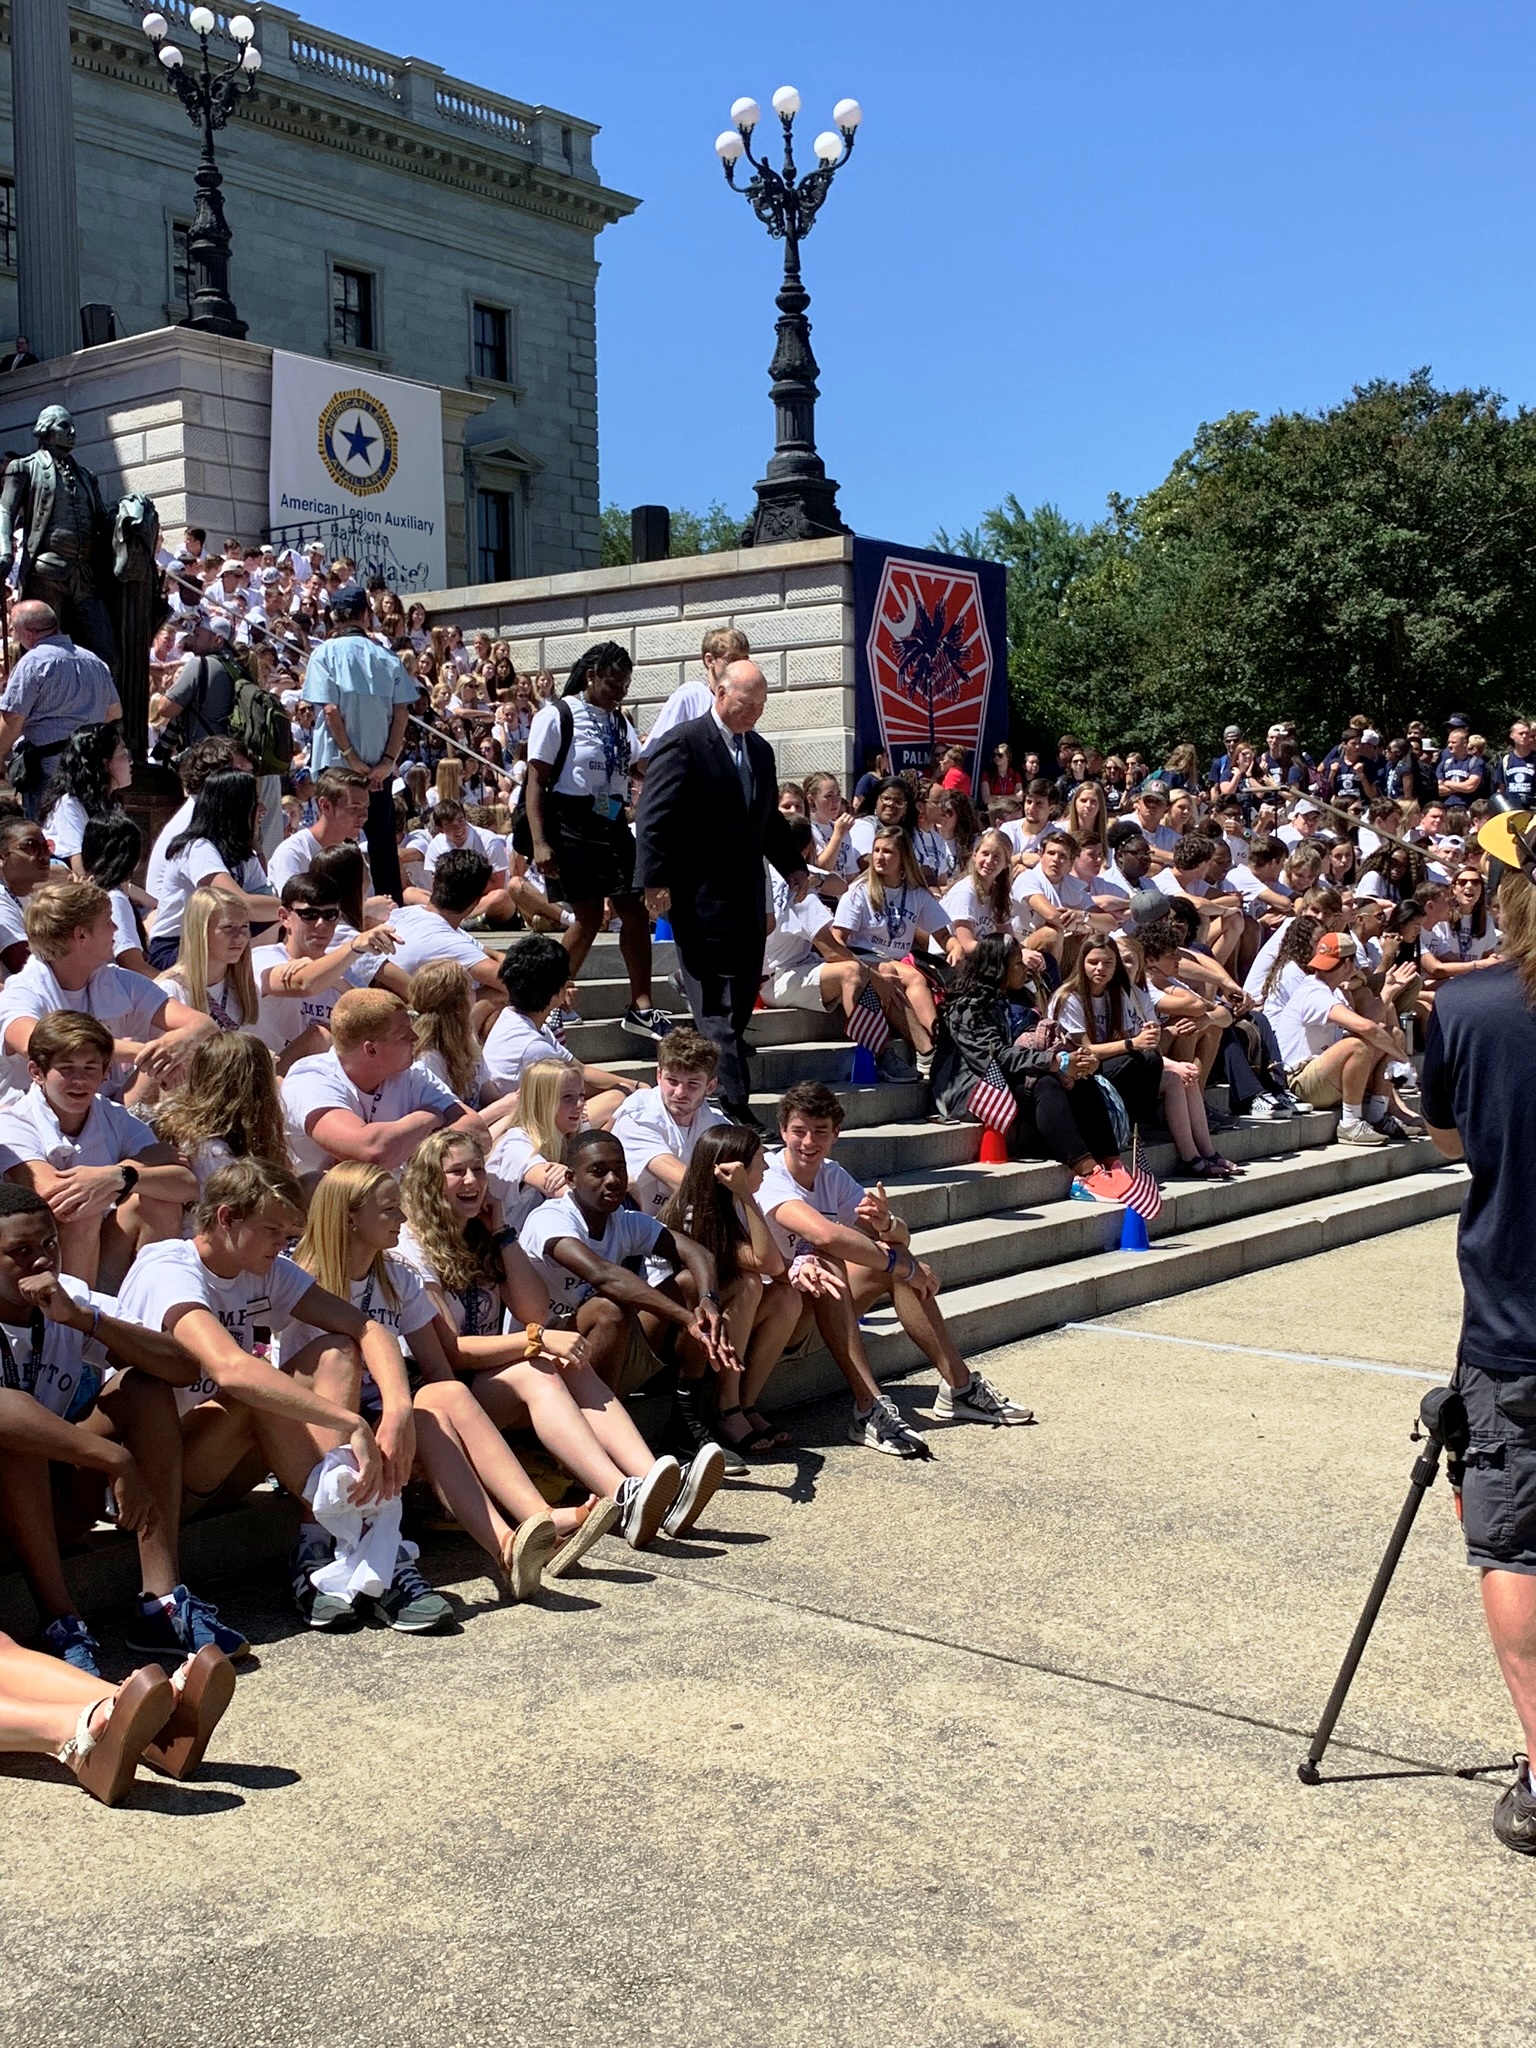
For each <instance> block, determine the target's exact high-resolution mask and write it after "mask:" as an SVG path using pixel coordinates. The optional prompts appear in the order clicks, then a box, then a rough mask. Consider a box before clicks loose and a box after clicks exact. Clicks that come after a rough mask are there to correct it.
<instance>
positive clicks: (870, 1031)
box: [848, 988, 891, 1059]
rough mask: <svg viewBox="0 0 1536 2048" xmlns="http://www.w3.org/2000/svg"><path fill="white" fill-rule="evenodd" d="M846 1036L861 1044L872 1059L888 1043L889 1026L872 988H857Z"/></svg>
mask: <svg viewBox="0 0 1536 2048" xmlns="http://www.w3.org/2000/svg"><path fill="white" fill-rule="evenodd" d="M848 1036H849V1037H850V1038H851V1039H852V1040H853V1042H854V1044H855V1045H862V1046H863V1047H864V1048H865V1050H866V1051H867V1052H868V1053H869V1054H870V1055H871V1056H872V1057H873V1058H874V1059H879V1057H880V1055H881V1053H883V1052H884V1051H885V1048H886V1047H887V1046H888V1045H889V1044H890V1042H891V1027H890V1025H889V1024H887V1023H886V1021H885V1012H884V1010H882V1009H881V1007H880V998H879V997H878V996H877V995H876V994H875V992H874V990H873V989H872V988H861V989H860V990H859V999H858V1001H857V1002H856V1003H855V1004H854V1006H853V1009H852V1011H851V1013H850V1014H849V1018H848Z"/></svg>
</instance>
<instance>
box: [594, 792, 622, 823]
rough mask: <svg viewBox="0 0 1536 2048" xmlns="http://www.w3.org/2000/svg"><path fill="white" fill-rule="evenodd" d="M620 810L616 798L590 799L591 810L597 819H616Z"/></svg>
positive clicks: (596, 797)
mask: <svg viewBox="0 0 1536 2048" xmlns="http://www.w3.org/2000/svg"><path fill="white" fill-rule="evenodd" d="M620 808H621V806H620V804H619V800H618V798H617V797H616V796H595V797H593V799H592V809H593V811H594V812H595V813H596V815H597V816H598V817H599V818H616V817H617V816H618V815H619V811H620Z"/></svg>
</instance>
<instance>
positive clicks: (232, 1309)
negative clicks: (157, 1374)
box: [116, 1238, 315, 1414]
mask: <svg viewBox="0 0 1536 2048" xmlns="http://www.w3.org/2000/svg"><path fill="white" fill-rule="evenodd" d="M314 1284H315V1281H314V1276H313V1274H311V1273H306V1272H305V1270H304V1268H303V1267H302V1266H297V1265H295V1264H294V1262H293V1260H292V1259H288V1258H284V1257H282V1256H281V1255H279V1256H278V1257H277V1258H275V1259H274V1260H273V1261H272V1266H271V1270H270V1271H269V1272H266V1273H237V1274H236V1275H235V1277H234V1278H233V1279H232V1280H225V1279H223V1278H221V1276H220V1275H219V1274H217V1273H215V1272H214V1271H213V1270H212V1268H211V1267H209V1266H206V1265H204V1263H203V1261H202V1260H201V1259H200V1258H199V1257H198V1252H197V1246H196V1245H195V1244H194V1243H193V1242H192V1241H191V1239H190V1238H173V1239H169V1240H167V1241H166V1242H165V1243H163V1244H151V1245H146V1246H145V1247H144V1249H143V1251H141V1252H140V1253H139V1255H138V1257H137V1258H136V1259H135V1260H134V1262H133V1264H132V1265H131V1266H130V1267H129V1268H128V1276H127V1278H126V1279H125V1280H124V1282H123V1291H122V1293H121V1294H120V1295H119V1296H118V1298H117V1310H116V1313H117V1314H118V1315H119V1316H120V1317H121V1318H122V1319H123V1321H124V1322H128V1323H142V1324H143V1325H144V1327H145V1328H146V1329H147V1330H163V1329H164V1328H165V1320H166V1317H167V1316H169V1315H170V1314H171V1312H172V1311H173V1310H174V1309H178V1308H206V1309H208V1310H209V1311H210V1312H211V1313H212V1314H213V1315H215V1316H217V1317H218V1319H219V1321H220V1323H221V1324H222V1325H223V1327H224V1328H225V1329H226V1330H227V1331H228V1332H229V1334H230V1336H231V1337H233V1338H234V1340H235V1342H236V1343H237V1344H238V1345H239V1346H240V1349H241V1350H242V1351H249V1352H251V1353H252V1354H253V1355H254V1353H255V1349H256V1337H255V1332H256V1330H257V1329H258V1328H261V1329H265V1330H271V1331H273V1332H274V1334H275V1333H276V1332H277V1331H279V1330H286V1329H287V1327H288V1325H289V1324H290V1323H291V1322H292V1321H293V1312H294V1310H295V1308H297V1306H298V1304H299V1303H300V1302H301V1301H302V1300H303V1299H304V1297H305V1295H306V1294H308V1292H309V1290H310V1289H311V1288H312V1287H313V1286H314ZM218 1391H219V1389H218V1383H217V1382H216V1381H215V1380H213V1379H212V1378H211V1377H210V1376H209V1375H208V1374H207V1373H206V1372H204V1373H201V1374H199V1376H198V1378H197V1380H196V1382H195V1383H194V1384H193V1385H192V1386H190V1387H178V1388H177V1389H176V1405H177V1407H178V1408H179V1409H180V1410H181V1412H182V1413H183V1414H185V1413H186V1411H187V1410H188V1409H189V1408H195V1407H196V1406H197V1404H198V1403H199V1402H200V1401H208V1400H212V1399H213V1398H214V1396H215V1395H216V1394H217V1393H218Z"/></svg>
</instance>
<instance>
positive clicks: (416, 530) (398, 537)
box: [268, 349, 448, 590]
mask: <svg viewBox="0 0 1536 2048" xmlns="http://www.w3.org/2000/svg"><path fill="white" fill-rule="evenodd" d="M268 492H269V505H270V511H269V518H270V522H271V529H272V538H273V539H274V540H275V541H276V542H277V543H278V545H279V546H298V545H299V544H300V543H302V542H308V541H311V540H314V539H315V538H317V537H318V538H319V539H320V541H321V542H322V543H323V544H324V547H325V550H326V553H327V554H328V555H346V556H348V557H349V558H350V559H351V560H352V561H354V562H356V564H357V569H358V576H359V579H360V580H361V581H363V582H367V580H368V579H369V577H371V576H372V575H374V574H375V573H377V574H380V575H382V576H383V577H384V578H385V580H386V581H387V582H388V584H389V586H390V588H391V589H392V590H441V589H442V588H443V586H444V585H445V584H446V583H447V581H448V551H447V545H446V536H445V534H444V519H443V405H442V394H441V392H440V391H439V390H438V389H437V387H436V385H433V384H407V383H405V382H404V381H403V380H402V379H401V378H399V377H376V376H374V375H373V374H372V373H371V372H369V371H362V370H357V369H352V368H349V367H348V366H347V365H346V364H345V363H330V362H322V361H321V360H320V359H319V358H318V357H315V356H296V355H289V354H287V353H286V352H285V351H284V350H282V349H274V350H273V353H272V457H271V469H270V472H269V478H268Z"/></svg>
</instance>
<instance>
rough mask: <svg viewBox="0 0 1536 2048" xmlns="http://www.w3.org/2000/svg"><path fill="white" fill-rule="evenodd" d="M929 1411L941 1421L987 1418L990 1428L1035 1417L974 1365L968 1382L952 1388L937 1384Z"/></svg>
mask: <svg viewBox="0 0 1536 2048" xmlns="http://www.w3.org/2000/svg"><path fill="white" fill-rule="evenodd" d="M933 1412H934V1414H935V1416H937V1418H938V1419H939V1421H941V1422H990V1423H991V1425H992V1427H993V1428H994V1429H997V1428H999V1427H1004V1426H1006V1427H1017V1426H1018V1425H1019V1424H1020V1423H1024V1422H1033V1421H1034V1419H1035V1411H1034V1409H1033V1408H1025V1407H1023V1406H1021V1404H1020V1403H1019V1402H1017V1401H1010V1400H1009V1399H1008V1396H1007V1395H1006V1394H1003V1393H999V1391H998V1389H997V1388H996V1387H994V1386H993V1384H992V1382H991V1381H990V1380H985V1379H983V1378H982V1376H981V1374H980V1373H979V1372H977V1371H976V1370H975V1368H974V1367H973V1368H972V1370H971V1381H970V1385H969V1386H966V1387H958V1388H956V1387H952V1386H950V1385H949V1384H948V1383H947V1382H946V1383H945V1385H943V1386H942V1387H940V1389H939V1398H938V1399H937V1400H936V1401H935V1402H934V1404H933Z"/></svg>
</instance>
